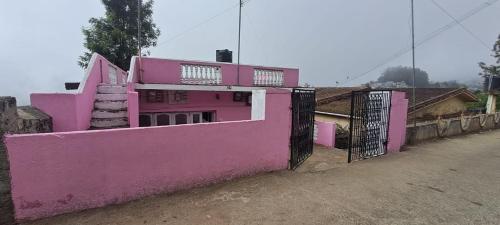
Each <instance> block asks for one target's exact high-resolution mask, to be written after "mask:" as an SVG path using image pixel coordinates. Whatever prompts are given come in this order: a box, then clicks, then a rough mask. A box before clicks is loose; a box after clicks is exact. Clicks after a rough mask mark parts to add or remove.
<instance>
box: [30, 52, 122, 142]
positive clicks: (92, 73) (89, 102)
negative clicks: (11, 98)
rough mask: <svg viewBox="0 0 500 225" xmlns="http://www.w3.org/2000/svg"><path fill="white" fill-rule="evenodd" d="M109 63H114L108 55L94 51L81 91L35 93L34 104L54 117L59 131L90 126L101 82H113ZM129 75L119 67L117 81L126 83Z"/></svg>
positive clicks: (32, 97)
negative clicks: (110, 80)
mask: <svg viewBox="0 0 500 225" xmlns="http://www.w3.org/2000/svg"><path fill="white" fill-rule="evenodd" d="M108 64H111V63H110V62H109V61H108V60H106V59H105V58H104V57H102V56H100V55H98V54H94V55H93V56H92V60H91V64H90V65H89V66H88V68H87V69H86V71H85V73H86V77H85V78H84V80H83V81H82V82H81V83H80V86H81V87H80V89H78V91H76V92H68V93H50V94H45V93H33V94H31V96H30V98H31V105H32V106H34V107H37V108H38V109H40V110H42V111H43V112H45V113H47V114H48V115H50V116H51V117H52V122H53V126H54V131H55V132H61V131H76V130H87V129H88V128H89V127H90V119H91V117H92V110H93V109H94V101H95V95H96V90H97V85H98V84H100V83H107V82H109V77H108V71H109V68H108ZM126 75H127V73H126V72H125V71H123V70H120V69H118V70H117V81H119V82H120V83H123V82H124V81H125V80H126V79H125V77H126ZM123 84H124V83H123Z"/></svg>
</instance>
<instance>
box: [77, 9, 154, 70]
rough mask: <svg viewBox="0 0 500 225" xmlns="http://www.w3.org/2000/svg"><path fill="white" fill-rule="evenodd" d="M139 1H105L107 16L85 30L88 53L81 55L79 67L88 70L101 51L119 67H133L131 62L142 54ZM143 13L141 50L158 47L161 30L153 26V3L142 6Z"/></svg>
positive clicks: (96, 20)
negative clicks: (93, 56)
mask: <svg viewBox="0 0 500 225" xmlns="http://www.w3.org/2000/svg"><path fill="white" fill-rule="evenodd" d="M138 1H140V0H102V3H103V4H104V7H105V10H106V12H105V15H104V17H100V18H91V19H90V20H89V23H90V26H89V27H87V28H85V27H84V28H82V32H83V35H84V36H85V42H84V44H83V45H84V46H85V48H87V49H88V51H86V52H85V53H84V54H83V55H82V56H80V60H79V61H78V64H79V65H80V66H81V67H83V68H85V67H87V66H88V63H89V61H90V58H91V57H92V53H94V52H97V53H99V54H101V55H102V56H104V57H106V58H107V59H108V60H109V61H111V62H112V63H113V64H115V65H117V66H118V67H120V68H122V69H125V70H127V69H128V68H129V66H130V59H131V58H132V56H133V55H136V54H137V53H138V40H137V33H138V23H137V18H138V10H137V9H138ZM140 13H141V47H142V48H147V47H151V46H156V41H157V39H158V37H159V36H160V30H159V29H158V28H157V27H156V24H155V23H153V17H152V15H153V0H147V1H145V2H144V3H142V4H141V12H140ZM147 54H148V55H149V52H147Z"/></svg>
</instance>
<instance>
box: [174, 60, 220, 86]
mask: <svg viewBox="0 0 500 225" xmlns="http://www.w3.org/2000/svg"><path fill="white" fill-rule="evenodd" d="M181 83H183V84H205V85H219V84H221V83H222V71H221V68H220V67H219V66H210V65H202V64H181Z"/></svg>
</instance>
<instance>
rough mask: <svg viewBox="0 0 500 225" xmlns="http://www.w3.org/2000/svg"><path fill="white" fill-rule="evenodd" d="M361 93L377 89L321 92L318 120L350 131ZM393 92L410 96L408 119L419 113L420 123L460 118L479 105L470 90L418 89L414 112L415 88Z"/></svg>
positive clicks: (318, 90)
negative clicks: (354, 93) (355, 101)
mask: <svg viewBox="0 0 500 225" xmlns="http://www.w3.org/2000/svg"><path fill="white" fill-rule="evenodd" d="M359 90H373V89H371V88H369V87H364V86H361V87H322V88H317V89H316V92H317V93H316V116H315V117H316V120H318V121H328V122H336V123H337V125H338V126H339V127H342V128H344V129H347V128H348V127H349V118H350V113H351V92H352V91H359ZM391 90H394V91H401V92H405V93H406V98H408V100H409V102H410V104H409V109H408V118H411V117H412V116H413V114H414V113H416V117H417V119H419V120H431V119H436V118H437V117H439V116H441V117H453V116H458V115H460V114H461V113H463V112H465V111H467V106H466V104H467V103H469V102H476V101H478V98H477V97H476V96H475V95H474V94H473V93H472V92H471V91H469V90H467V89H466V88H417V89H416V106H415V111H413V103H412V89H411V88H392V89H391ZM408 121H410V120H408Z"/></svg>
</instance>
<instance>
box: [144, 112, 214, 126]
mask: <svg viewBox="0 0 500 225" xmlns="http://www.w3.org/2000/svg"><path fill="white" fill-rule="evenodd" d="M214 114H215V113H214V112H182V113H180V112H178V113H143V114H140V115H139V126H140V127H150V126H168V125H181V124H195V123H210V122H213V121H214Z"/></svg>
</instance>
